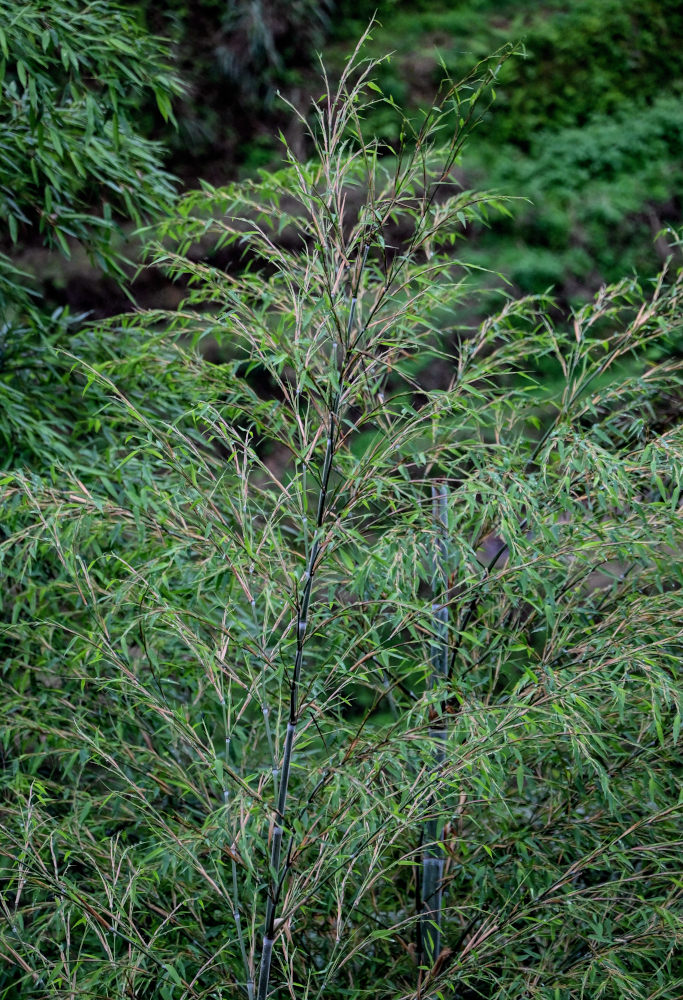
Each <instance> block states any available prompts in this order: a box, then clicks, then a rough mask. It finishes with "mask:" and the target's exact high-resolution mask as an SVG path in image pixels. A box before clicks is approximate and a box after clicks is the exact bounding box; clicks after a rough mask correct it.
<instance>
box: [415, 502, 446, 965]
mask: <svg viewBox="0 0 683 1000" xmlns="http://www.w3.org/2000/svg"><path fill="white" fill-rule="evenodd" d="M432 524H433V527H434V532H435V541H434V551H433V557H432V587H433V595H434V597H433V604H432V613H433V616H434V639H433V641H432V652H431V663H432V675H431V684H432V687H433V688H434V687H438V685H439V683H440V682H441V681H443V680H444V679H445V678H447V677H448V605H447V604H445V603H443V602H444V601H445V600H446V590H447V585H448V583H447V581H448V571H447V566H446V536H447V531H448V491H447V488H446V487H445V486H444V485H439V486H432ZM439 597H440V598H441V599H440V600H439ZM429 718H430V727H429V735H430V738H431V739H432V740H433V741H434V743H433V757H432V764H433V767H432V776H433V778H432V781H433V787H432V792H431V795H430V800H429V813H430V815H429V817H428V819H427V821H426V823H425V825H424V834H423V841H424V850H423V854H422V893H421V912H420V925H419V939H420V964H421V965H428V966H430V967H431V966H432V965H433V964H434V962H435V961H436V958H437V956H438V955H439V952H440V951H441V892H442V889H441V887H442V883H443V868H444V858H443V851H442V850H441V846H440V842H439V837H440V831H439V825H440V824H439V820H438V815H437V793H436V791H435V786H436V785H437V783H438V777H439V772H440V771H441V768H442V766H443V762H444V760H445V742H446V723H445V717H444V711H443V706H442V705H438V706H437V705H434V706H432V708H430V717H429Z"/></svg>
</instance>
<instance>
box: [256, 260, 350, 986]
mask: <svg viewBox="0 0 683 1000" xmlns="http://www.w3.org/2000/svg"><path fill="white" fill-rule="evenodd" d="M367 253H368V250H367V247H365V248H364V253H363V256H362V258H361V260H360V264H359V267H358V274H357V276H356V281H355V286H354V288H353V294H352V298H351V303H350V307H349V316H348V321H347V325H346V344H345V345H344V348H345V351H348V347H347V346H346V345H348V344H349V343H350V336H351V331H352V328H353V324H354V322H355V317H356V307H357V302H358V289H359V286H360V281H361V277H362V274H363V268H364V266H365V261H366V259H367ZM334 359H336V350H335V351H334V354H333V363H334ZM344 366H345V355H343V356H342V359H341V363H340V365H339V369H338V372H337V374H338V376H339V384H338V387H337V389H336V392H335V393H334V397H333V400H332V403H331V406H330V410H329V424H328V433H327V443H326V447H325V457H324V459H323V467H322V473H321V477H320V492H319V494H318V509H317V513H316V520H315V534H314V536H313V542H312V545H311V547H310V550H309V552H308V558H307V561H306V570H305V572H304V577H303V584H304V589H303V593H302V597H301V602H300V604H299V608H298V611H297V619H296V653H295V658H294V670H293V673H292V680H291V684H290V695H289V717H288V720H287V730H286V733H285V744H284V751H283V756H282V767H281V769H280V785H279V790H278V795H277V805H276V808H275V823H274V826H273V836H272V840H271V852H270V871H271V885H270V890H269V892H268V900H267V903H266V919H265V927H264V934H263V948H262V951H261V965H260V970H259V979H258V1000H266V997H267V996H268V986H269V982H270V968H271V963H272V957H273V944H274V943H275V918H276V913H277V906H278V902H279V898H280V893H281V890H282V886H283V884H284V880H285V877H286V874H287V864H286V865H285V869H284V871H281V870H280V859H281V853H282V836H283V832H284V826H285V815H286V810H287V790H288V786H289V775H290V771H291V761H292V751H293V747H294V737H295V734H296V728H297V722H298V696H299V680H300V677H301V668H302V665H303V659H304V643H305V639H306V630H307V627H308V613H309V606H310V600H311V591H312V589H313V578H314V575H315V565H316V560H317V558H318V553H319V551H320V536H321V532H322V527H323V523H324V520H325V513H326V505H327V493H328V487H329V482H330V475H331V473H332V465H333V462H334V451H335V446H336V441H337V426H338V421H339V410H340V406H341V398H342V375H343V372H344ZM288 856H289V852H288Z"/></svg>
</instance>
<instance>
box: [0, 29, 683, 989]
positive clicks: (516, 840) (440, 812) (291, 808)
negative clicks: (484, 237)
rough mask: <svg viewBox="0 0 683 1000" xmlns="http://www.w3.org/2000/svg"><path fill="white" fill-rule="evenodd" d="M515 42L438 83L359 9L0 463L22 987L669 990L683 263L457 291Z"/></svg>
mask: <svg viewBox="0 0 683 1000" xmlns="http://www.w3.org/2000/svg"><path fill="white" fill-rule="evenodd" d="M509 55H510V53H509V51H507V50H506V51H505V52H503V53H499V54H498V55H496V56H495V57H493V58H492V59H491V60H486V61H485V62H484V63H483V64H482V65H480V66H479V67H478V68H477V69H476V71H475V72H474V73H473V74H472V76H471V77H469V78H468V79H467V80H464V81H460V82H459V83H457V84H454V83H452V82H450V81H447V82H446V83H445V84H444V87H443V88H442V90H441V92H440V94H439V96H438V98H437V99H436V100H435V102H434V105H433V107H432V108H431V110H430V111H429V112H428V113H427V114H426V115H425V116H424V117H423V118H422V119H421V120H414V119H411V118H410V117H409V116H406V115H403V114H401V113H400V112H399V111H398V109H397V108H396V107H395V105H394V104H393V103H392V102H391V101H390V99H388V98H386V99H385V98H384V97H383V95H382V94H381V93H378V91H377V89H376V87H375V85H374V83H373V63H372V62H371V61H369V60H367V59H365V58H364V56H363V51H362V48H361V47H359V48H358V49H357V50H356V52H355V53H354V54H353V56H352V58H351V59H350V61H349V63H348V64H347V66H346V68H345V70H344V72H343V73H342V75H341V78H340V80H339V82H338V84H337V85H335V86H331V85H330V84H329V83H328V82H327V81H325V90H324V94H323V96H322V98H320V99H318V100H315V101H314V102H313V104H312V108H311V110H310V114H309V115H308V116H303V118H304V124H305V125H306V128H307V129H308V133H307V134H308V140H307V141H308V148H307V150H306V155H305V156H304V157H299V156H298V155H297V154H295V152H294V151H292V150H290V149H288V148H287V147H286V146H285V147H284V163H283V166H282V168H281V169H280V170H279V171H275V172H271V173H268V172H263V173H262V174H261V175H260V176H259V177H258V178H257V179H256V180H253V181H249V182H242V183H240V184H235V185H230V186H228V187H226V188H220V189H215V188H213V187H211V186H210V185H204V186H203V187H202V189H201V190H200V191H197V192H191V193H190V194H188V195H187V196H185V197H184V198H183V199H182V201H181V202H180V204H179V207H178V211H177V214H176V216H174V217H173V219H172V220H171V221H169V222H167V223H165V224H164V225H163V226H162V227H161V228H160V230H159V231H158V232H157V234H156V237H157V238H156V242H154V243H153V244H152V251H151V252H152V259H153V261H154V262H155V264H156V265H157V266H159V267H163V268H165V269H166V271H167V272H168V273H169V274H170V275H172V276H175V277H177V279H178V280H179V281H182V283H183V288H184V291H185V300H184V302H183V304H182V305H181V306H180V307H179V308H178V309H177V310H174V311H163V310H157V311H152V312H145V313H136V314H131V315H127V316H123V317H118V318H116V319H114V320H112V321H111V322H109V323H108V324H107V325H102V324H100V325H99V326H97V327H94V328H93V330H92V340H91V344H90V350H91V354H90V355H88V356H87V357H81V358H80V359H79V358H69V359H68V364H69V365H70V366H73V378H74V379H81V380H82V385H83V391H84V399H86V400H87V401H88V403H89V405H90V406H92V407H93V410H94V412H96V413H97V415H98V420H100V421H101V422H102V423H104V424H106V427H107V436H106V442H105V443H104V444H103V445H102V449H101V451H100V452H99V453H97V455H96V456H95V457H93V458H92V460H89V464H88V463H86V462H82V463H80V464H79V463H76V464H75V465H73V466H72V467H66V466H65V467H64V468H61V469H60V470H59V474H58V475H57V474H55V475H54V476H49V477H48V476H45V477H40V476H37V475H31V474H29V473H22V472H19V473H15V474H11V475H9V474H8V475H6V476H4V478H3V480H2V491H3V493H2V500H3V507H4V509H5V510H8V511H11V514H12V524H13V525H14V526H15V530H14V531H13V533H12V535H11V537H8V538H6V539H4V540H3V541H2V542H1V543H0V557H1V558H2V561H3V566H4V570H5V573H6V578H7V580H8V581H9V585H8V587H7V588H6V590H5V594H4V595H3V600H4V601H5V602H7V603H8V604H9V605H10V608H9V612H10V613H9V614H7V615H6V618H5V619H4V620H5V624H4V625H3V629H2V633H1V641H2V642H3V644H5V645H6V647H7V649H8V650H11V655H8V656H7V663H6V666H5V667H4V668H3V669H4V672H3V704H4V706H5V721H4V723H3V732H2V736H3V740H2V747H3V753H4V758H3V760H4V770H3V782H4V786H3V798H2V806H1V808H2V825H3V835H2V839H1V840H0V866H1V875H2V880H3V881H2V886H3V889H2V896H1V897H0V908H1V910H2V922H1V923H0V950H1V951H2V954H3V956H4V961H3V967H2V971H0V996H2V995H4V996H7V997H9V996H12V997H29V996H35V995H37V994H39V995H41V996H48V997H64V998H66V997H74V996H89V995H99V996H103V995H106V996H122V997H124V996H129V997H136V998H147V997H152V996H154V997H161V998H162V1000H210V998H211V1000H219V998H224V1000H227V998H228V997H230V998H232V997H238V996H245V997H247V998H248V1000H251V997H258V998H259V1000H265V998H267V997H274V996H290V997H296V998H297V1000H304V998H305V1000H309V998H310V1000H313V998H323V997H324V998H325V1000H329V998H336V997H342V996H343V997H355V998H360V997H364V996H372V997H373V998H374V997H387V998H388V997H391V998H396V997H405V998H408V997H411V998H413V997H415V996H417V995H420V996H423V997H424V996H427V995H428V996H439V995H443V996H453V997H459V998H462V1000H469V998H470V997H472V996H483V997H490V998H496V1000H512V998H513V997H514V998H515V1000H517V998H519V997H521V996H528V997H534V998H535V1000H536V998H537V1000H556V998H560V997H572V998H574V997H576V998H578V997H580V996H587V995H591V996H596V997H597V996H600V997H605V998H610V1000H617V998H623V997H629V998H634V1000H635V998H638V1000H645V998H646V997H647V998H651V997H655V996H656V997H660V998H662V1000H675V998H676V997H677V996H679V995H680V987H681V977H680V970H679V969H678V968H677V966H676V963H675V954H674V946H675V943H676V941H677V939H678V937H679V935H680V922H679V921H678V908H679V905H680V891H681V890H680V871H679V869H680V850H679V846H678V845H679V821H680V801H679V794H678V791H679V790H678V787H677V781H676V770H675V769H676V766H677V765H679V764H680V744H679V734H680V719H681V712H680V701H681V692H680V677H679V676H678V673H677V664H678V659H679V656H680V647H681V636H682V634H683V604H682V603H681V559H680V552H681V543H682V542H683V538H682V537H681V536H682V534H683V532H682V530H681V518H680V510H681V507H680V482H681V469H682V466H683V440H682V439H681V431H680V428H679V426H678V424H677V423H676V421H675V419H670V418H669V415H668V414H669V408H670V404H671V399H672V397H673V396H674V395H675V394H676V393H678V392H680V384H681V374H680V363H679V361H677V360H676V359H675V358H673V359H672V358H670V357H669V355H668V353H667V352H668V350H669V348H670V346H671V344H672V343H675V342H676V338H678V337H680V333H681V320H682V312H681V286H680V278H679V277H678V276H677V275H676V274H675V273H674V271H673V269H672V268H671V269H670V270H669V272H668V273H664V274H662V275H660V277H659V279H658V280H657V281H655V282H653V283H652V284H650V285H648V286H647V287H641V286H640V285H639V283H638V282H637V281H636V280H635V279H633V280H631V281H626V282H623V283H621V284H620V285H618V286H616V287H613V288H607V289H603V290H602V291H601V292H600V293H599V294H598V296H597V297H596V298H595V300H594V301H591V302H588V303H586V304H585V305H584V306H583V307H581V308H580V309H578V310H577V311H576V312H574V313H573V314H571V316H565V317H560V318H558V311H557V310H556V309H553V308H552V302H551V300H550V299H549V298H546V297H543V298H540V299H537V298H531V299H529V298H527V299H521V300H520V299H516V298H514V297H513V296H512V295H509V294H501V301H500V309H499V310H498V311H497V312H495V313H494V314H492V315H491V316H490V317H489V318H488V319H487V320H486V321H485V322H484V323H482V324H481V325H477V326H475V327H470V326H469V325H468V321H467V317H468V311H467V301H468V299H467V296H468V295H469V294H470V293H469V290H468V274H469V271H470V269H469V268H468V266H467V260H466V255H464V254H460V255H459V256H456V253H455V247H456V246H457V242H456V241H457V240H458V239H460V237H462V236H463V235H466V234H468V233H470V232H473V231H475V232H476V229H477V227H478V226H481V225H483V224H485V222H486V217H487V213H489V212H492V211H498V210H506V203H504V202H502V201H501V199H500V198H497V197H492V196H488V195H483V194H479V193H475V192H472V191H469V190H467V189H465V188H464V187H463V184H462V176H463V174H462V171H461V152H462V148H463V144H464V143H465V140H466V138H467V136H468V134H469V133H470V132H471V130H472V128H474V127H475V125H477V124H478V123H479V122H480V120H481V119H482V116H483V115H484V114H485V110H486V107H487V102H488V100H489V97H490V89H491V85H492V84H493V83H494V82H495V79H496V77H497V74H498V72H499V69H500V67H501V65H502V64H503V63H504V61H505V60H506V59H507V58H508V57H509ZM384 100H386V102H387V109H388V111H389V112H390V113H392V114H395V115H397V116H398V121H399V123H400V129H399V133H398V134H399V135H400V139H399V140H397V142H396V143H395V144H394V145H392V146H391V147H390V148H389V147H385V146H382V145H381V144H380V143H379V142H377V141H376V140H375V139H373V138H372V137H367V136H366V135H364V120H363V112H364V108H366V107H367V106H368V104H369V103H371V102H373V101H384ZM293 113H294V111H293ZM522 193H523V192H522ZM244 250H248V254H249V257H248V261H245V260H243V258H242V256H241V255H242V252H243V251H244ZM463 258H464V259H463ZM117 334H120V335H121V342H122V343H124V342H125V343H127V344H131V343H137V344H139V347H138V349H137V350H136V351H132V352H130V353H129V354H125V355H124V354H121V355H117V354H116V351H115V350H114V348H112V344H115V343H116V342H117ZM124 334H125V337H124ZM98 338H101V339H98ZM209 341H210V342H211V343H212V345H213V352H212V353H213V357H214V361H213V362H211V363H210V362H209V361H207V360H206V357H205V354H204V353H203V351H202V348H203V347H204V345H205V344H206V343H207V342H209ZM98 344H106V345H107V347H106V350H105V349H102V350H101V352H100V353H99V354H98V353H97V352H98ZM160 386H162V387H163V393H162V394H160V393H159V387H160ZM558 386H559V389H558V388H557V387H558ZM155 390H156V391H155ZM105 473H106V474H105Z"/></svg>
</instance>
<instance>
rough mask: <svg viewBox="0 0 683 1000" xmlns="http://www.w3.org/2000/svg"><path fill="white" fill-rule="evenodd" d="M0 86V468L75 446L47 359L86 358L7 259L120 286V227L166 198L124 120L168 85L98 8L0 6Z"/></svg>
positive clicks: (59, 366) (71, 321)
mask: <svg viewBox="0 0 683 1000" xmlns="http://www.w3.org/2000/svg"><path fill="white" fill-rule="evenodd" d="M0 80H1V81H2V104H1V107H0V215H1V216H2V219H3V222H4V223H6V229H5V230H4V233H3V236H2V242H1V243H0V446H1V447H2V449H3V454H2V464H3V465H7V464H11V463H13V462H15V461H19V460H23V461H30V460H31V456H32V455H33V456H35V455H39V456H41V460H47V461H48V462H49V460H50V456H51V455H54V454H57V453H60V454H61V456H62V458H65V457H66V455H67V454H68V453H69V449H68V446H67V445H66V440H67V438H68V436H69V433H70V431H72V432H73V434H74V439H75V440H79V439H80V431H81V427H82V420H81V414H80V409H81V403H80V400H79V398H78V397H79V393H78V392H74V389H75V388H76V386H75V385H74V379H73V378H72V377H71V376H70V374H69V367H70V363H69V362H66V363H65V361H64V359H63V358H62V359H60V357H59V355H58V351H59V349H60V348H61V349H64V350H69V349H70V348H75V349H77V350H78V351H79V352H82V351H86V353H88V354H90V353H91V352H92V351H93V350H94V351H95V354H97V352H98V351H99V347H95V345H94V344H93V346H92V348H89V347H88V343H87V341H86V339H85V338H83V337H81V339H80V340H79V341H78V342H76V341H75V340H73V339H72V338H73V337H75V336H76V334H77V331H78V329H79V328H80V326H82V317H80V318H79V317H71V316H69V314H68V312H67V311H66V310H64V309H59V310H57V311H56V312H54V311H52V310H51V309H49V308H47V307H46V305H45V303H44V302H42V301H41V299H40V296H39V295H38V294H37V289H36V288H35V283H34V281H32V279H31V277H30V276H29V275H28V274H22V273H21V269H20V268H19V267H18V266H17V261H18V255H19V254H21V252H22V251H25V250H27V249H32V250H34V251H35V250H36V248H39V250H38V252H39V253H43V255H44V251H45V250H47V251H54V254H55V256H58V255H59V254H62V255H64V256H66V257H68V256H70V254H71V253H72V251H73V250H75V249H76V248H80V251H81V252H83V251H85V252H87V254H88V255H89V256H90V257H91V258H92V260H93V261H94V263H95V264H96V266H97V267H98V268H99V269H100V271H101V272H104V273H105V274H109V275H112V276H113V277H114V278H116V279H121V278H123V276H124V261H125V257H124V250H125V239H124V229H125V227H126V224H128V226H129V227H130V225H131V224H140V223H141V222H142V221H143V220H145V219H149V218H158V217H159V215H161V214H163V212H164V211H165V210H166V209H167V208H168V207H169V206H170V204H171V203H172V200H173V198H174V186H173V183H172V180H171V178H170V177H169V175H168V174H167V173H166V172H165V170H164V168H163V164H162V151H161V149H160V147H158V146H157V145H156V144H155V143H153V142H150V141H149V140H148V139H146V138H145V137H144V136H142V135H141V134H140V133H139V131H138V130H137V129H136V125H135V116H136V114H137V112H138V110H139V108H140V107H141V105H142V102H143V101H144V100H145V96H146V94H150V95H153V97H154V98H155V100H156V102H157V104H158V107H159V109H160V111H161V113H162V114H163V115H164V116H166V117H168V116H170V115H171V100H172V98H173V97H174V95H176V94H178V93H179V92H180V84H179V83H178V80H177V78H176V77H175V75H174V73H173V72H172V70H171V69H170V67H169V62H168V53H167V49H166V46H165V44H164V43H162V42H161V41H159V40H157V39H154V38H152V37H151V36H150V35H148V34H147V32H145V31H144V30H142V29H141V28H140V27H139V26H138V24H137V21H136V19H135V17H134V16H133V15H132V13H131V12H130V11H126V10H125V9H123V8H121V7H119V6H118V5H116V4H114V3H110V2H105V0H98V2H95V3H92V4H89V5H88V6H87V7H84V6H83V5H82V4H80V3H78V2H77V0H50V2H49V3H25V4H20V5H17V4H15V3H13V2H11V0H0ZM10 253H11V254H12V256H11V257H10V256H9V255H10ZM41 259H43V258H41ZM110 349H111V344H110V345H109V347H106V346H105V347H104V353H105V354H106V353H108V351H110ZM48 439H49V440H48ZM50 442H52V444H53V445H54V447H50ZM72 444H73V442H72Z"/></svg>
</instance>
